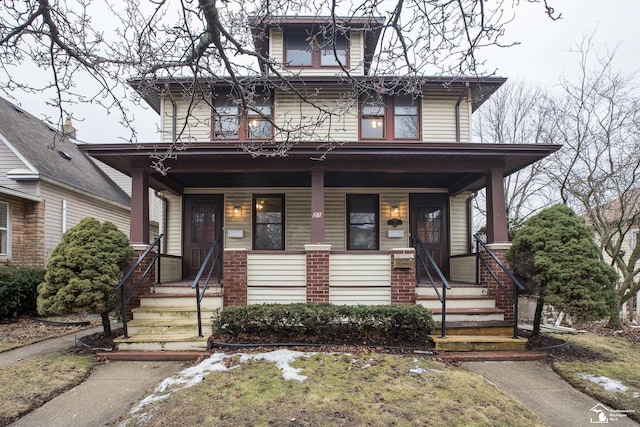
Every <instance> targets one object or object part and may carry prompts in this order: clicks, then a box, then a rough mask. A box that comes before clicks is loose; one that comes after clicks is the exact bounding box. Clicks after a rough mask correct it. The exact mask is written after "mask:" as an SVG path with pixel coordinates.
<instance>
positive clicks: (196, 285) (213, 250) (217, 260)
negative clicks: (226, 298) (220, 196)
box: [191, 237, 222, 338]
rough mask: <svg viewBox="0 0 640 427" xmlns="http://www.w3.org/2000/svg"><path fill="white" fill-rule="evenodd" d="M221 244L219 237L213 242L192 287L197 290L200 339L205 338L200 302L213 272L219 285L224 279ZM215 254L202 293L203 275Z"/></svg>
mask: <svg viewBox="0 0 640 427" xmlns="http://www.w3.org/2000/svg"><path fill="white" fill-rule="evenodd" d="M220 242H221V239H220V237H218V238H217V239H216V241H215V242H213V244H212V245H211V247H210V248H209V250H208V251H207V255H206V256H205V257H204V261H203V262H202V265H201V266H200V269H199V270H198V274H196V278H195V279H193V284H192V285H191V287H192V288H193V289H195V290H196V308H197V312H198V336H199V337H200V338H202V337H203V335H202V312H201V311H200V302H202V298H204V293H205V292H206V290H207V286H209V280H211V275H212V274H213V272H214V271H216V272H217V279H218V284H220V278H221V277H222V268H221V267H220V266H219V265H218V264H219V263H220V261H221V260H222V257H221V255H222V251H221V250H217V251H216V249H219V248H218V247H219V246H220ZM214 253H215V254H216V255H215V257H214V258H213V262H212V263H211V267H210V268H209V274H207V280H205V282H204V286H203V287H202V292H200V278H201V277H202V274H203V273H204V271H205V269H206V268H207V264H209V260H210V259H211V257H212V256H213V254H214ZM216 266H218V268H217V269H216Z"/></svg>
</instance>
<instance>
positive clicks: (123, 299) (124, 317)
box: [115, 234, 164, 338]
mask: <svg viewBox="0 0 640 427" xmlns="http://www.w3.org/2000/svg"><path fill="white" fill-rule="evenodd" d="M162 237H164V234H160V235H159V236H158V237H156V239H155V240H154V241H153V243H151V244H150V245H149V247H148V248H147V249H146V250H145V251H144V252H143V253H142V255H140V256H139V257H138V260H137V261H136V262H135V264H133V266H132V267H131V268H130V269H129V271H127V273H126V274H125V275H124V276H122V279H121V280H120V283H118V286H116V287H115V291H116V292H117V291H120V302H121V304H122V328H123V330H124V337H125V338H129V333H128V330H127V304H128V303H129V301H130V300H131V298H132V297H133V296H134V295H135V293H136V291H137V290H138V288H139V287H140V285H141V284H142V282H143V281H144V279H145V278H146V277H147V275H148V274H149V272H151V269H152V268H153V266H154V265H155V263H156V262H157V263H158V275H157V277H156V283H160V259H161V257H160V241H161V240H162ZM156 246H157V251H156V255H155V256H154V257H153V259H152V260H151V262H150V263H149V265H148V266H147V268H146V269H145V270H144V273H143V274H142V276H141V277H140V279H138V281H137V282H136V283H135V284H134V285H133V288H132V289H131V292H130V293H129V296H128V297H127V296H126V295H125V284H126V283H127V281H128V280H129V277H131V275H132V274H133V272H134V271H136V269H137V268H138V267H140V264H142V262H143V261H144V259H145V258H146V257H147V255H149V252H151V250H152V249H153V248H154V247H156Z"/></svg>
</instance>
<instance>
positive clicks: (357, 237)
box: [347, 194, 380, 250]
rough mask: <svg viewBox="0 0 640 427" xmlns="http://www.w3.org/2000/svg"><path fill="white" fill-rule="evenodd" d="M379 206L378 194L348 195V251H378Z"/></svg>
mask: <svg viewBox="0 0 640 427" xmlns="http://www.w3.org/2000/svg"><path fill="white" fill-rule="evenodd" d="M378 205H379V200H378V195H377V194H347V224H348V228H347V249H368V250H377V249H378V247H379V246H378V245H379V243H378V242H379V240H380V239H379V234H378V229H379V227H378V223H379V210H380V209H379V208H378Z"/></svg>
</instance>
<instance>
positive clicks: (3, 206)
mask: <svg viewBox="0 0 640 427" xmlns="http://www.w3.org/2000/svg"><path fill="white" fill-rule="evenodd" d="M0 255H3V256H6V255H9V204H8V203H5V202H0Z"/></svg>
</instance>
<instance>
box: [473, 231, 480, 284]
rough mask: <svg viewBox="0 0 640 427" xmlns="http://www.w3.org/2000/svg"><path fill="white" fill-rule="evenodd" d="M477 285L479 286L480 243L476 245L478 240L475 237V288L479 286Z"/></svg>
mask: <svg viewBox="0 0 640 427" xmlns="http://www.w3.org/2000/svg"><path fill="white" fill-rule="evenodd" d="M474 237H475V236H474ZM479 285H480V243H478V238H477V237H476V286H479Z"/></svg>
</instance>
